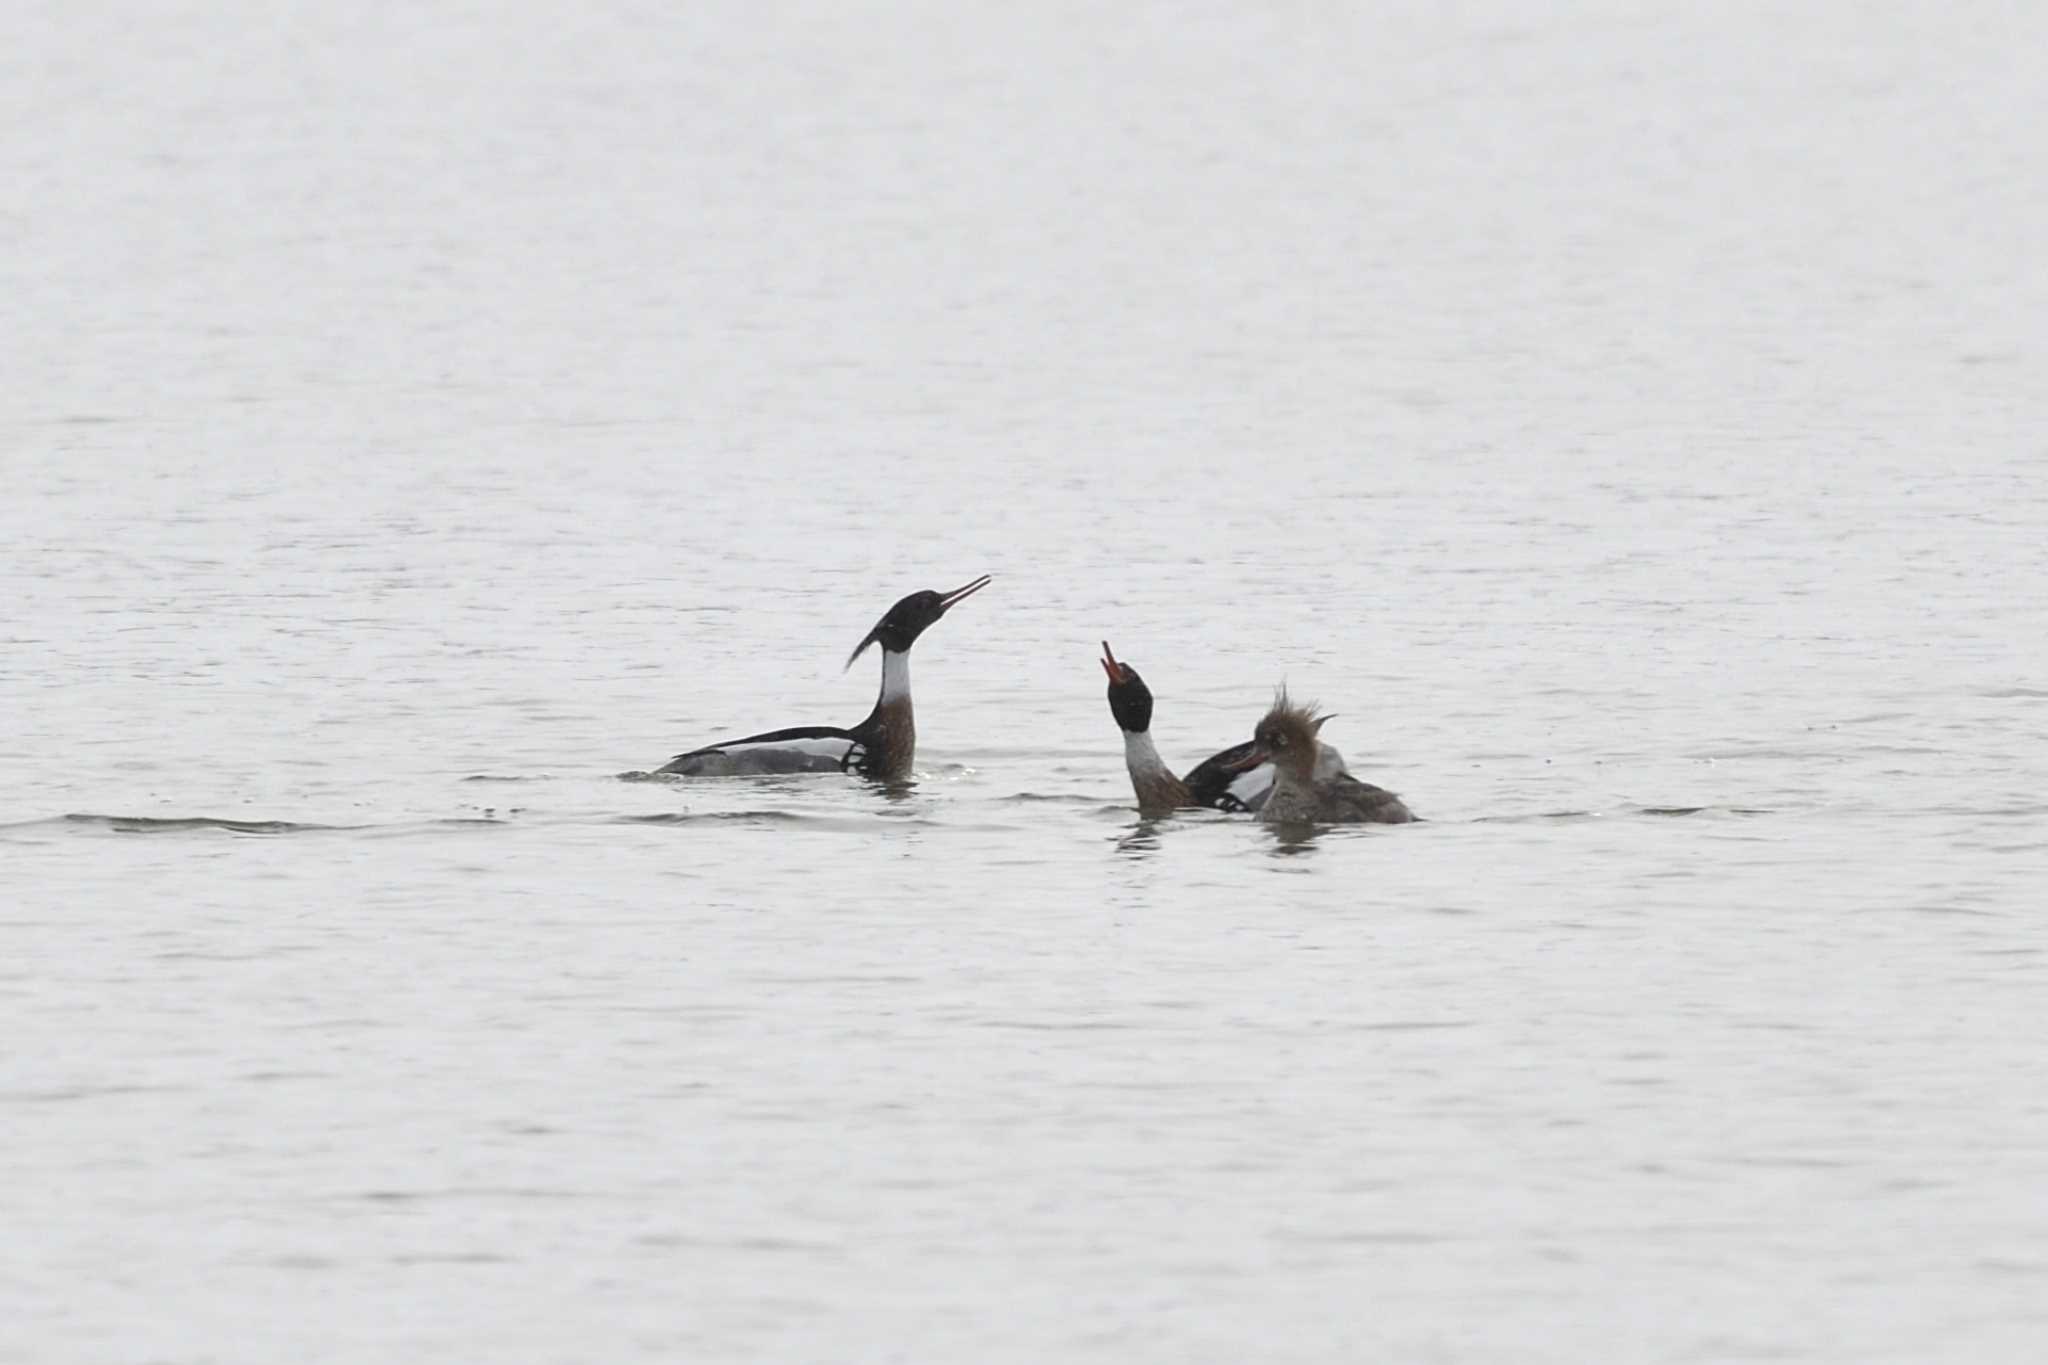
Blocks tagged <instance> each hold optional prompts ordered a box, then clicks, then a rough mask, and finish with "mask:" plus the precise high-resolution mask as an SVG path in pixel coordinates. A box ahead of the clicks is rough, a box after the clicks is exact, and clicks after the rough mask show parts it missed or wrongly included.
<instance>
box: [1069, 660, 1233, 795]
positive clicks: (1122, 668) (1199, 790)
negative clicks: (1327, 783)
mask: <svg viewBox="0 0 2048 1365" xmlns="http://www.w3.org/2000/svg"><path fill="white" fill-rule="evenodd" d="M1102 671H1103V672H1104V673H1107V674H1108V675H1109V714H1110V715H1112V716H1114V717H1115V718H1116V724H1117V728H1118V729H1120V730H1122V731H1123V732H1124V767H1126V768H1127V769H1129V770H1130V774H1131V790H1133V791H1135V792H1136V793H1137V794H1138V814H1139V815H1141V816H1143V817H1144V818H1145V819H1147V820H1156V819H1158V818H1159V817H1160V816H1162V815H1167V814H1169V813H1171V812H1173V811H1176V810H1179V809H1181V808H1182V807H1184V806H1212V807H1214V808H1215V809H1217V810H1228V811H1246V810H1257V809H1258V808H1259V807H1260V806H1261V805H1263V804H1265V800H1266V793H1267V791H1268V789H1270V788H1271V786H1272V783H1273V766H1272V765H1271V764H1270V763H1267V762H1266V761H1265V760H1264V759H1260V758H1254V757H1253V751H1254V750H1255V749H1256V748H1257V747H1258V746H1257V742H1256V741H1252V742H1248V743H1244V744H1239V745H1236V746H1234V747H1232V748H1228V749H1225V750H1224V751H1223V752H1222V753H1220V754H1214V755H1212V756H1210V757H1209V758H1205V759H1203V760H1202V761H1201V762H1200V763H1198V764H1196V765H1195V767H1194V769H1193V770H1192V771H1190V772H1189V773H1188V775H1187V776H1186V777H1175V776H1174V775H1173V769H1171V768H1169V767H1167V766H1166V764H1165V762H1164V761H1162V760H1161V759H1160V757H1159V750H1158V749H1157V748H1155V747H1154V746H1153V743H1152V689H1151V688H1149V687H1147V686H1145V680H1144V679H1143V678H1141V677H1139V676H1138V670H1137V669H1135V668H1132V667H1131V666H1130V665H1129V664H1126V663H1119V662H1117V658H1116V656H1115V655H1114V654H1112V653H1110V652H1109V641H1107V640H1104V641H1103V642H1102Z"/></svg>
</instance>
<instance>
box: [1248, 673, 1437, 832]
mask: <svg viewBox="0 0 2048 1365" xmlns="http://www.w3.org/2000/svg"><path fill="white" fill-rule="evenodd" d="M1329 719H1330V717H1328V716H1326V715H1320V714H1318V713H1317V711H1316V709H1315V707H1314V705H1312V704H1309V705H1296V704H1295V703H1294V702H1292V701H1290V700H1289V699H1288V696H1287V689H1286V688H1284V687H1283V688H1281V689H1280V692H1279V695H1277V696H1276V697H1274V699H1273V709H1272V710H1270V711H1268V712H1266V714H1265V716H1264V717H1262V718H1261V719H1260V721H1259V724H1258V728H1257V729H1255V730H1254V731H1253V732H1252V746H1253V747H1252V752H1251V753H1250V754H1249V755H1247V756H1246V757H1245V758H1243V759H1242V760H1240V761H1241V762H1243V763H1245V764H1247V765H1251V764H1257V763H1262V762H1269V761H1270V763H1271V766H1272V769H1273V786H1272V791H1271V792H1270V793H1269V794H1268V795H1267V797H1266V800H1265V802H1264V804H1263V805H1261V806H1260V808H1259V819H1261V820H1263V821H1265V822H1266V823H1267V824H1271V825H1305V824H1354V825H1356V824H1369V825H1405V824H1408V823H1409V822H1410V821H1412V820H1414V819H1415V815H1414V813H1413V812H1411V811H1410V810H1409V809H1408V807H1407V806H1405V805H1403V804H1402V802H1401V798H1400V797H1398V796H1396V795H1394V794H1393V793H1392V792H1390V791H1388V790H1386V789H1385V788H1384V787H1375V786H1373V785H1372V783H1370V782H1361V781H1359V780H1358V779H1357V778H1355V777H1353V776H1352V775H1351V774H1350V773H1349V772H1347V771H1346V770H1345V768H1344V760H1343V756H1342V755H1340V754H1338V753H1337V751H1336V750H1335V749H1333V748H1331V747H1330V746H1329V745H1327V744H1324V743H1323V742H1322V741H1321V739H1320V738H1318V735H1319V733H1320V731H1321V730H1322V728H1323V725H1324V723H1325V722H1326V721H1328V720H1329Z"/></svg>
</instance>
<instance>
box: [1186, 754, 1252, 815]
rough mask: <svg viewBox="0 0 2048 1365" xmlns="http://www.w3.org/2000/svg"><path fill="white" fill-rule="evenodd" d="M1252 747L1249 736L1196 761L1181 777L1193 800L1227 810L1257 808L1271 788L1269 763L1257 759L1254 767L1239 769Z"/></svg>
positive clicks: (1198, 803) (1202, 804) (1197, 803)
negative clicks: (1257, 761)
mask: <svg viewBox="0 0 2048 1365" xmlns="http://www.w3.org/2000/svg"><path fill="white" fill-rule="evenodd" d="M1254 747H1255V746H1254V745H1253V744H1252V742H1251V741H1250V740H1246V741H1245V742H1244V743H1242V744H1234V745H1232V746H1231V747H1230V748H1228V749H1225V750H1224V751H1223V752H1222V753H1220V754H1212V755H1210V756H1209V757H1208V758H1205V759H1203V760H1202V761H1201V762H1200V763H1198V764H1196V765H1195V768H1194V770H1193V771H1192V772H1190V773H1189V774H1188V775H1187V776H1186V777H1184V778H1182V779H1181V781H1182V782H1185V783H1186V784H1187V789H1188V795H1190V796H1192V797H1193V798H1194V801H1195V804H1196V805H1198V806H1213V807H1214V808H1216V809H1217V810H1228V811H1248V810H1257V809H1258V808H1259V807H1260V806H1263V805H1265V804H1266V797H1267V796H1268V795H1269V794H1271V792H1272V790H1273V765H1272V764H1270V763H1261V764H1260V765H1259V766H1258V767H1256V768H1245V769H1242V770H1240V765H1241V764H1243V762H1244V761H1245V760H1246V759H1247V758H1249V757H1251V753H1252V749H1253V748H1254Z"/></svg>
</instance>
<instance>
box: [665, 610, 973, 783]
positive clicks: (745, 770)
mask: <svg viewBox="0 0 2048 1365" xmlns="http://www.w3.org/2000/svg"><path fill="white" fill-rule="evenodd" d="M988 583H989V577H988V575H987V574H983V575H982V576H981V577H979V578H977V579H975V580H974V581H973V582H972V583H969V584H968V585H967V586H966V587H964V588H955V589H953V591H951V592H943V593H942V592H932V591H930V590H926V591H924V592H914V593H912V594H910V596H908V597H906V598H904V599H903V600H902V601H901V602H898V603H897V604H896V605H895V606H893V607H891V608H889V610H888V611H887V612H886V613H884V614H883V616H882V619H881V620H879V621H877V622H875V628H874V629H873V630H871V631H869V632H868V633H867V635H866V637H865V638H863V639H862V640H861V642H860V643H859V644H858V645H855V646H854V649H853V653H851V654H849V655H847V656H846V666H847V667H848V668H852V667H853V661H854V660H855V659H858V658H859V657H860V656H861V654H862V652H863V651H864V650H866V649H867V647H868V646H869V645H880V646H881V647H882V691H881V695H879V696H878V697H876V698H875V709H874V710H872V711H870V712H868V718H867V719H866V720H864V721H862V722H861V723H860V724H858V725H856V726H854V727H853V728H852V729H851V730H841V729H837V728H836V727H833V726H830V725H799V726H795V727H793V728H791V729H787V730H770V731H768V732H767V733H766V734H760V735H749V736H747V737H746V738H745V739H734V740H728V741H726V742H725V743H723V744H710V745H706V746H705V747H704V748H702V749H692V750H690V752H688V753H686V754H677V755H676V756H675V757H674V758H672V759H670V760H669V761H668V762H666V763H664V764H662V766H661V767H660V768H658V769H656V770H655V771H657V772H663V773H672V774H676V775H678V776H682V777H740V776H748V775H752V774H758V773H828V772H838V773H859V774H860V775H861V776H863V777H872V778H877V779H879V780H881V781H884V782H894V781H899V780H901V779H902V778H905V777H908V776H909V775H910V764H911V760H912V759H913V758H914V757H915V756H916V753H917V725H916V722H915V719H914V717H913V716H912V714H911V710H910V647H911V646H912V645H913V644H915V643H917V637H918V636H920V635H922V634H924V632H925V631H926V630H927V629H928V628H929V627H930V626H931V625H932V623H933V622H935V621H937V620H938V619H939V618H940V617H941V616H944V615H945V614H946V613H947V612H948V611H949V610H951V609H952V608H953V606H954V605H955V604H956V603H959V602H960V601H962V600H964V599H965V598H967V597H970V596H972V595H973V594H975V593H977V592H979V591H981V590H982V589H983V588H985V587H987V586H988Z"/></svg>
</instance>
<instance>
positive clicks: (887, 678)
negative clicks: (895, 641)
mask: <svg viewBox="0 0 2048 1365" xmlns="http://www.w3.org/2000/svg"><path fill="white" fill-rule="evenodd" d="M876 700H877V701H878V702H879V703H880V704H881V705H883V706H888V705H890V704H891V703H893V702H901V703H903V704H904V705H905V706H908V705H910V656H909V655H908V654H898V653H897V652H896V651H895V650H893V649H885V650H883V651H882V695H881V696H880V697H878V698H877V699H876Z"/></svg>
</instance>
